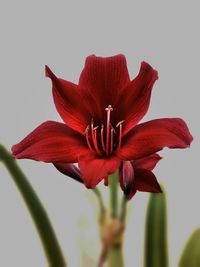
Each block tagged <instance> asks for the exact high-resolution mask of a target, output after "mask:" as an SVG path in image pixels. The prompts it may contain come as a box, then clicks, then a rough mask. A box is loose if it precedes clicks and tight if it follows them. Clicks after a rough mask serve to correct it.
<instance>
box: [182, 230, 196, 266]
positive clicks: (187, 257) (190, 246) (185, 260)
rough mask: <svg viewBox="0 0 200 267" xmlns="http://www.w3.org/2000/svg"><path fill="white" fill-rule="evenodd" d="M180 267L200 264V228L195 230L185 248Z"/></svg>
mask: <svg viewBox="0 0 200 267" xmlns="http://www.w3.org/2000/svg"><path fill="white" fill-rule="evenodd" d="M178 266H179V267H199V266H200V228H198V229H197V230H195V231H194V233H193V234H192V235H191V236H190V238H189V240H188V241H187V243H186V245H185V248H184V250H183V253H182V256H181V259H180V261H179V265H178Z"/></svg>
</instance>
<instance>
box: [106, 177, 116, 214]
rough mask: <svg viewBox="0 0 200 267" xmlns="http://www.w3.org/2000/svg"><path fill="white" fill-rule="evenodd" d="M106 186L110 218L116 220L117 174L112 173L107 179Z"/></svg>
mask: <svg viewBox="0 0 200 267" xmlns="http://www.w3.org/2000/svg"><path fill="white" fill-rule="evenodd" d="M108 184H109V187H110V209H111V217H112V218H117V208H118V203H117V200H118V199H117V193H118V192H117V191H118V190H117V189H118V173H117V172H116V173H114V174H112V175H110V176H109V177H108Z"/></svg>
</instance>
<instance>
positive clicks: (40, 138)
mask: <svg viewBox="0 0 200 267" xmlns="http://www.w3.org/2000/svg"><path fill="white" fill-rule="evenodd" d="M86 151H88V148H87V145H86V144H85V142H84V139H83V137H82V136H81V135H80V134H79V133H77V132H75V131H73V130H72V129H71V128H69V127H68V126H66V125H65V124H63V123H59V122H54V121H47V122H44V123H42V124H41V125H40V126H38V127H37V128H36V129H35V130H34V131H32V132H31V133H30V134H29V135H28V136H26V137H25V138H24V139H23V140H22V141H21V142H20V143H18V144H17V145H14V146H13V147H12V153H13V155H14V156H15V158H17V159H21V158H28V159H33V160H38V161H44V162H60V161H62V162H63V161H64V162H77V161H78V156H79V155H80V154H81V153H86Z"/></svg>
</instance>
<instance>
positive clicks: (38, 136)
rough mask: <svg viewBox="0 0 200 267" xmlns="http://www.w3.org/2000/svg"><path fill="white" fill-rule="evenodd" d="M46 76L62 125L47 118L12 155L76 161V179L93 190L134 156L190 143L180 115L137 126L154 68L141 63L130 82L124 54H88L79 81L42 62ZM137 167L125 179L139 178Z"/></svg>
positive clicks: (57, 162) (58, 163)
mask: <svg viewBox="0 0 200 267" xmlns="http://www.w3.org/2000/svg"><path fill="white" fill-rule="evenodd" d="M46 76H47V77H49V78H50V79H51V81H52V85H53V98H54V103H55V106H56V108H57V111H58V113H59V114H60V116H61V118H62V119H63V121H64V123H60V122H55V121H47V122H44V123H43V124H41V125H40V126H39V127H37V128H36V129H35V130H34V131H33V132H31V133H30V134H29V135H28V136H26V137H25V138H24V139H23V140H22V141H21V142H20V143H18V144H17V145H14V146H13V147H12V153H13V155H14V156H15V158H17V159H21V158H28V159H33V160H37V161H43V162H51V163H53V164H54V165H55V166H57V167H58V168H59V167H60V166H71V167H72V168H73V166H74V165H73V166H72V165H67V164H71V163H78V165H79V168H80V174H81V179H82V180H83V181H84V184H85V185H86V186H87V187H88V188H93V187H95V186H96V185H97V184H98V183H99V182H100V181H101V180H102V179H106V177H108V175H110V174H112V173H114V172H116V170H118V169H119V168H121V164H123V166H125V169H127V167H126V165H127V164H128V165H129V166H130V164H133V166H134V162H135V161H136V160H139V159H141V158H145V157H148V156H149V155H152V154H154V153H156V152H157V151H160V150H162V149H163V148H164V147H168V148H186V147H188V146H189V145H190V143H191V141H192V136H191V135H190V133H189V130H188V128H187V125H186V123H185V122H184V121H183V120H182V119H180V118H173V119H172V118H165V119H156V120H151V121H148V122H145V123H140V124H138V122H139V121H140V120H141V119H142V118H143V116H144V115H145V114H146V112H147V110H148V107H149V102H150V96H151V91H152V87H153V85H154V82H155V81H156V80H157V79H158V74H157V71H156V70H154V69H153V68H152V67H151V66H150V65H149V64H148V63H146V62H142V63H141V67H140V70H139V73H138V75H137V77H136V78H134V79H133V80H130V78H129V74H128V70H127V64H126V59H125V57H124V56H123V55H117V56H113V57H107V58H103V57H96V56H94V55H92V56H89V57H88V58H87V59H86V62H85V67H84V69H83V71H82V73H81V75H80V79H79V83H78V84H74V83H71V82H69V81H66V80H63V79H60V78H58V77H57V76H56V75H55V74H54V73H53V72H52V71H51V70H50V69H49V67H47V66H46ZM127 162H131V163H127ZM122 168H124V167H122ZM128 168H129V167H128ZM138 169H141V168H138ZM136 170H137V168H134V178H133V176H132V178H128V179H133V180H134V179H136V177H137V179H139V178H138V177H140V176H141V175H136V172H137V171H136ZM122 172H123V171H122ZM121 179H122V178H121ZM137 179H136V180H137ZM122 180H124V179H122ZM136 180H135V181H136ZM125 183H126V182H125ZM135 186H138V183H137V185H135ZM122 187H123V186H122ZM125 187H126V186H125V185H124V188H125ZM138 190H139V189H138ZM125 191H126V189H125Z"/></svg>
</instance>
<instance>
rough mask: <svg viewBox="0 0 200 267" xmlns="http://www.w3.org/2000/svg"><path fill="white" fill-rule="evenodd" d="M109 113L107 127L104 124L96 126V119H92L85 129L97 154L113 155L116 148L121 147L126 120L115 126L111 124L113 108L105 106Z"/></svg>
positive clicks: (91, 146) (91, 148) (87, 139)
mask: <svg viewBox="0 0 200 267" xmlns="http://www.w3.org/2000/svg"><path fill="white" fill-rule="evenodd" d="M105 111H106V113H107V121H106V129H105V127H104V124H102V125H101V128H99V126H94V120H93V119H92V120H91V124H90V125H88V126H87V128H86V130H85V137H86V141H87V145H88V147H89V149H90V150H91V151H93V152H96V153H97V154H102V153H104V154H106V155H107V156H109V155H111V154H112V153H113V151H114V150H116V149H117V148H119V147H120V146H121V143H122V124H123V122H124V121H120V122H118V123H117V125H116V126H115V128H114V127H113V126H112V124H111V122H110V121H111V112H112V111H113V108H112V106H111V105H109V106H108V107H107V108H105Z"/></svg>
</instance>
